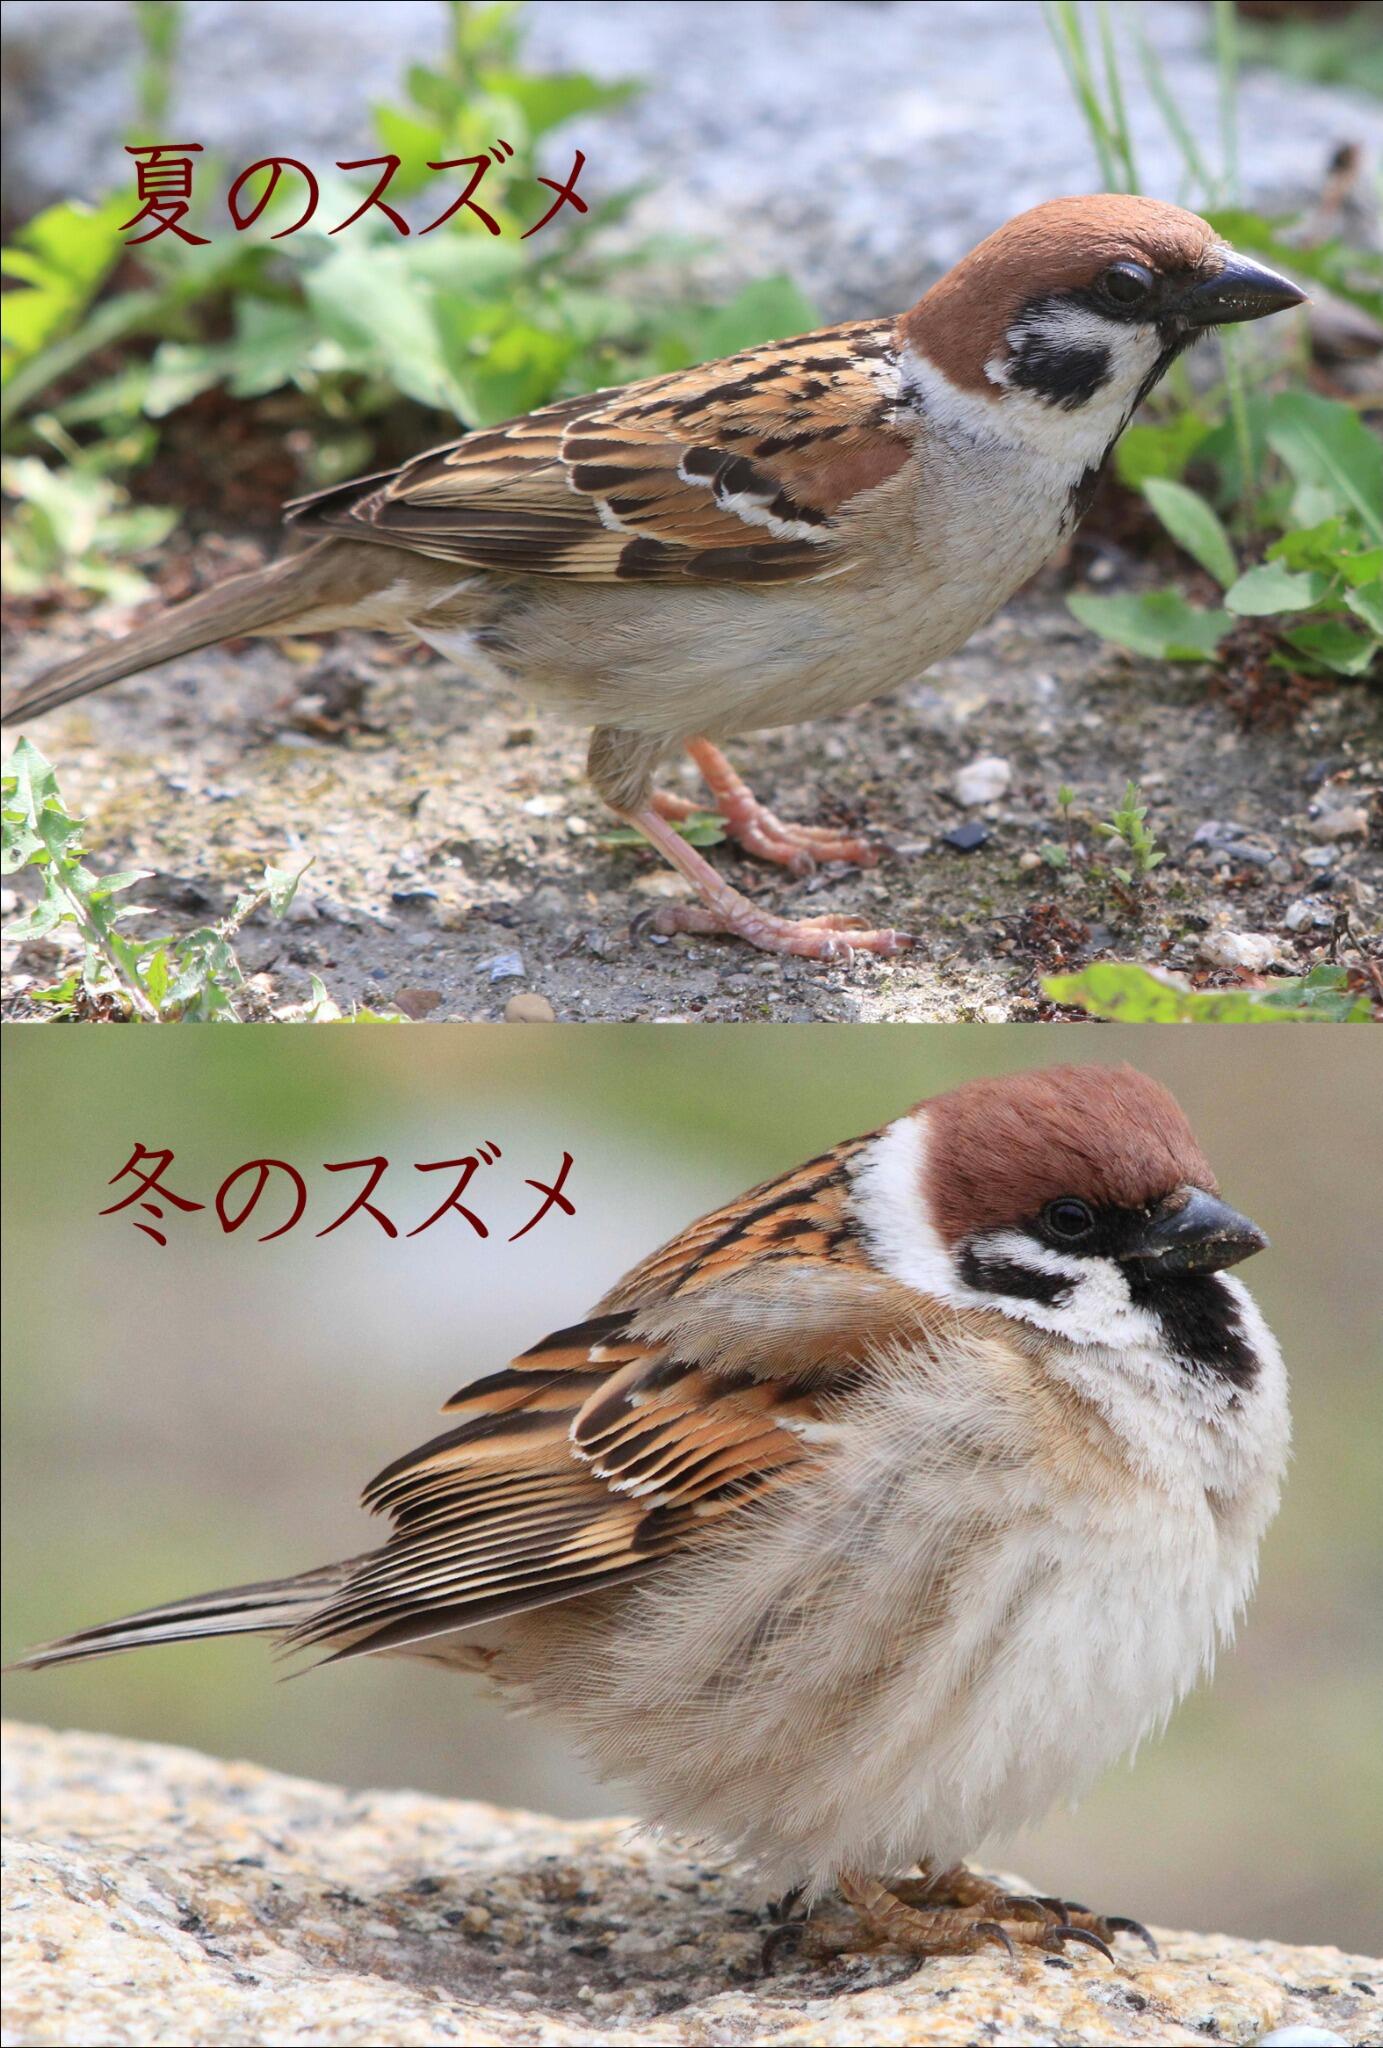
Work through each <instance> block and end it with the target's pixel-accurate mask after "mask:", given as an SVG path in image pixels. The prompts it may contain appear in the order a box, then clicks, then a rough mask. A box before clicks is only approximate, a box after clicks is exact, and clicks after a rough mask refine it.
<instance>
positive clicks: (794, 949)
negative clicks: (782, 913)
mask: <svg viewBox="0 0 1383 2048" xmlns="http://www.w3.org/2000/svg"><path fill="white" fill-rule="evenodd" d="M619 815H620V816H621V817H622V818H623V819H624V820H625V822H626V824H630V825H633V826H635V827H636V828H637V830H638V831H640V832H642V833H643V835H644V838H645V839H647V840H648V841H649V843H650V845H653V846H656V847H657V849H658V851H659V853H661V854H662V855H663V857H664V859H665V860H668V861H670V862H671V863H672V865H673V867H675V868H676V869H677V872H678V873H679V874H681V875H685V876H686V878H687V880H688V881H689V882H690V883H691V884H692V886H693V887H694V888H695V890H696V892H697V894H698V896H700V898H701V901H700V903H676V904H666V905H664V906H663V908H662V909H660V910H659V911H658V913H657V915H656V918H655V920H654V922H655V925H656V928H657V929H658V930H659V931H660V932H729V933H731V934H732V935H733V936H734V937H736V938H740V939H747V940H748V941H749V943H750V945H751V946H758V947H759V948H760V949H761V951H763V952H765V953H796V954H799V955H800V956H802V957H803V958H804V959H808V960H843V961H848V960H849V959H850V957H851V955H852V954H853V953H856V952H860V953H884V954H888V953H901V952H902V951H903V950H904V948H905V947H907V946H910V945H911V944H912V943H913V942H912V940H911V939H910V938H909V936H908V934H907V933H906V932H895V931H869V930H867V929H863V928H862V926H861V920H860V919H859V918H855V917H804V918H801V919H796V920H795V919H793V918H790V917H775V916H774V914H773V912H772V911H768V910H761V909H760V908H759V906H758V905H757V904H756V903H751V902H750V900H749V898H748V897H747V896H745V895H742V894H741V892H740V891H739V890H738V889H732V888H731V887H730V884H729V883H728V882H726V881H724V880H722V878H721V877H720V876H719V875H718V874H717V873H716V871H715V869H714V868H713V867H712V866H711V864H710V862H709V861H708V860H703V859H702V857H701V855H700V854H699V853H698V852H697V850H696V848H695V847H694V846H689V845H688V843H687V841H686V840H685V839H684V838H683V837H682V835H681V833H680V832H674V830H673V829H672V826H671V825H669V824H668V822H667V820H666V819H665V818H663V817H662V816H660V814H659V812H658V811H657V810H656V809H655V808H654V806H653V804H651V803H648V804H645V805H644V807H643V809H642V810H640V811H622V812H621V813H620V814H619Z"/></svg>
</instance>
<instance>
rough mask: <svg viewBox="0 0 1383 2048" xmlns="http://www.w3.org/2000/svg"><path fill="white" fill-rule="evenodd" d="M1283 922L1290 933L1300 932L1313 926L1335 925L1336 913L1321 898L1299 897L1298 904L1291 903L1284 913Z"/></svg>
mask: <svg viewBox="0 0 1383 2048" xmlns="http://www.w3.org/2000/svg"><path fill="white" fill-rule="evenodd" d="M1282 922H1283V923H1284V924H1285V925H1286V927H1287V929H1288V931H1289V932H1300V931H1305V929H1306V927H1307V925H1311V924H1320V925H1332V924H1334V922H1335V913H1334V911H1333V910H1332V909H1331V907H1330V905H1329V904H1328V903H1323V902H1322V901H1321V899H1320V897H1319V896H1298V898H1297V900H1296V902H1295V903H1289V904H1288V905H1287V908H1286V909H1285V910H1284V911H1283V913H1282Z"/></svg>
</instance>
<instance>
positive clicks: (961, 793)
mask: <svg viewBox="0 0 1383 2048" xmlns="http://www.w3.org/2000/svg"><path fill="white" fill-rule="evenodd" d="M1012 780H1013V770H1012V768H1011V767H1010V766H1009V764H1008V762H1007V761H1005V760H1002V759H1001V758H1000V757H999V755H997V754H981V755H980V756H979V758H978V760H975V761H971V762H969V763H968V765H967V766H966V767H964V768H961V769H959V770H958V771H957V773H956V775H955V776H954V778H953V779H952V782H951V794H952V796H953V797H954V798H955V800H956V802H957V803H958V804H964V805H965V806H966V807H967V809H968V808H969V807H970V806H971V805H974V804H992V803H993V802H994V800H995V798H996V797H1001V796H1002V795H1003V793H1004V791H1005V790H1006V789H1007V788H1008V786H1009V784H1010V783H1011V782H1012Z"/></svg>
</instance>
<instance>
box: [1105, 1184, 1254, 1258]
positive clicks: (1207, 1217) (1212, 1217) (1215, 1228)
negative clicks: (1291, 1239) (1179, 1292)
mask: <svg viewBox="0 0 1383 2048" xmlns="http://www.w3.org/2000/svg"><path fill="white" fill-rule="evenodd" d="M1183 1198H1184V1199H1183ZM1267 1242H1268V1240H1267V1238H1266V1237H1265V1236H1264V1235H1263V1233H1262V1231H1261V1230H1260V1229H1259V1228H1258V1225H1257V1224H1256V1223H1250V1222H1249V1219H1248V1217H1247V1216H1240V1215H1239V1214H1238V1212H1237V1211H1236V1210H1234V1209H1231V1208H1230V1207H1229V1205H1228V1203H1226V1202H1222V1201H1220V1200H1219V1198H1218V1197H1217V1196H1215V1195H1208V1194H1206V1192H1205V1190H1204V1188H1190V1189H1185V1188H1179V1189H1178V1190H1177V1192H1176V1194H1174V1195H1171V1196H1169V1197H1168V1199H1167V1200H1166V1201H1165V1202H1164V1203H1163V1204H1162V1206H1161V1207H1160V1208H1159V1209H1158V1210H1156V1211H1155V1213H1154V1214H1153V1216H1152V1218H1151V1219H1150V1221H1149V1223H1148V1226H1147V1229H1146V1230H1145V1231H1144V1233H1143V1235H1142V1237H1141V1238H1140V1239H1139V1240H1138V1242H1137V1243H1136V1244H1135V1245H1134V1247H1133V1248H1132V1250H1131V1251H1128V1252H1126V1253H1125V1254H1124V1263H1125V1264H1126V1265H1130V1266H1133V1267H1135V1268H1136V1269H1137V1271H1138V1273H1139V1274H1140V1276H1141V1277H1142V1278H1143V1279H1147V1280H1152V1279H1157V1278H1159V1277H1161V1276H1164V1275H1173V1274H1185V1273H1220V1272H1223V1270H1224V1268H1225V1267H1226V1266H1237V1265H1238V1263H1239V1261H1240V1260H1241V1259H1250V1258H1252V1257H1253V1254H1254V1253H1255V1252H1261V1251H1262V1250H1263V1248H1264V1246H1265V1245H1266V1244H1267Z"/></svg>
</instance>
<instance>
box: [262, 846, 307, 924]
mask: <svg viewBox="0 0 1383 2048" xmlns="http://www.w3.org/2000/svg"><path fill="white" fill-rule="evenodd" d="M311 865H312V862H311V861H310V860H305V861H304V862H303V864H302V866H301V867H298V868H269V867H266V868H265V870H264V886H265V888H266V889H267V890H268V892H269V908H270V910H271V911H272V913H273V915H274V916H275V917H286V916H287V915H288V907H289V905H290V904H291V903H292V901H293V898H294V897H295V896H296V895H297V893H298V884H299V882H300V881H301V880H302V878H303V876H304V875H305V874H306V873H307V871H308V869H309V868H310V867H311Z"/></svg>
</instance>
